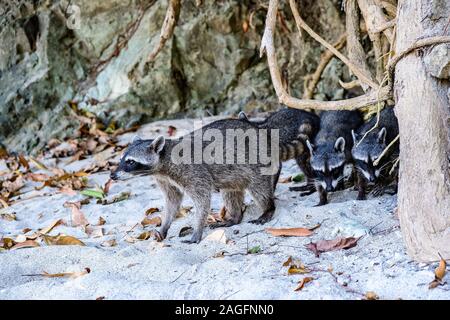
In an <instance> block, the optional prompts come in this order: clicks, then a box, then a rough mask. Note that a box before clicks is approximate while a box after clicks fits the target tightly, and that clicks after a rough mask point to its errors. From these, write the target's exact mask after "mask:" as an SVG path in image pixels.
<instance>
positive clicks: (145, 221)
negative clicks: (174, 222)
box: [141, 216, 161, 227]
mask: <svg viewBox="0 0 450 320" xmlns="http://www.w3.org/2000/svg"><path fill="white" fill-rule="evenodd" d="M141 224H142V226H144V227H145V226H148V225H149V224H151V225H156V226H157V227H158V226H160V225H161V217H159V216H156V217H153V218H148V217H145V218H144V219H142V221H141Z"/></svg>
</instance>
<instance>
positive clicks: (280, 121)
mask: <svg viewBox="0 0 450 320" xmlns="http://www.w3.org/2000/svg"><path fill="white" fill-rule="evenodd" d="M239 119H240V120H242V121H246V122H248V123H251V124H252V125H254V126H257V127H258V128H265V129H279V130H280V146H279V148H280V161H287V160H290V159H293V158H295V161H296V162H297V165H298V166H299V167H300V169H301V170H302V172H303V173H304V174H305V177H306V179H307V186H308V185H311V184H312V183H313V179H312V178H313V172H312V169H311V166H310V164H309V158H310V154H309V150H308V149H307V148H306V140H308V139H309V140H312V139H314V137H315V136H316V134H317V132H318V131H319V126H320V119H319V117H318V116H317V115H315V114H313V113H311V112H306V111H303V110H298V109H293V108H284V109H281V110H279V111H276V112H274V113H272V114H271V115H270V116H269V117H267V118H266V119H264V120H260V121H257V120H252V121H250V120H249V119H248V118H247V115H246V114H245V113H244V112H241V113H239ZM280 170H281V165H280ZM279 174H280V173H279V172H278V175H277V177H276V180H275V185H274V188H275V187H276V182H277V181H278V176H279ZM295 188H298V187H295ZM291 189H294V188H291ZM302 190H303V189H302Z"/></svg>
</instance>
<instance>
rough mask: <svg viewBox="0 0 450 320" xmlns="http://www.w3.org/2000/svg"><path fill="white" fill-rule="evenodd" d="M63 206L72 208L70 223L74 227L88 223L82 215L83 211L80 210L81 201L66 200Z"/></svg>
mask: <svg viewBox="0 0 450 320" xmlns="http://www.w3.org/2000/svg"><path fill="white" fill-rule="evenodd" d="M64 206H65V207H68V208H71V209H72V216H71V219H72V225H73V226H74V227H78V226H83V227H84V226H86V225H88V224H89V221H87V219H86V217H85V216H84V213H83V212H81V210H80V208H81V203H80V202H66V203H65V204H64Z"/></svg>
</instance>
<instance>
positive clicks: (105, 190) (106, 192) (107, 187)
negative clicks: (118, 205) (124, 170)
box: [103, 179, 114, 195]
mask: <svg viewBox="0 0 450 320" xmlns="http://www.w3.org/2000/svg"><path fill="white" fill-rule="evenodd" d="M113 183H114V181H113V180H112V179H109V180H108V181H107V182H106V183H105V186H104V187H103V193H104V194H105V195H107V194H108V193H109V189H110V188H111V185H112V184H113Z"/></svg>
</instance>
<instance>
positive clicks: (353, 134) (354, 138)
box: [352, 129, 358, 144]
mask: <svg viewBox="0 0 450 320" xmlns="http://www.w3.org/2000/svg"><path fill="white" fill-rule="evenodd" d="M352 138H353V144H355V143H356V141H357V140H358V138H357V137H356V133H355V130H353V129H352Z"/></svg>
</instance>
